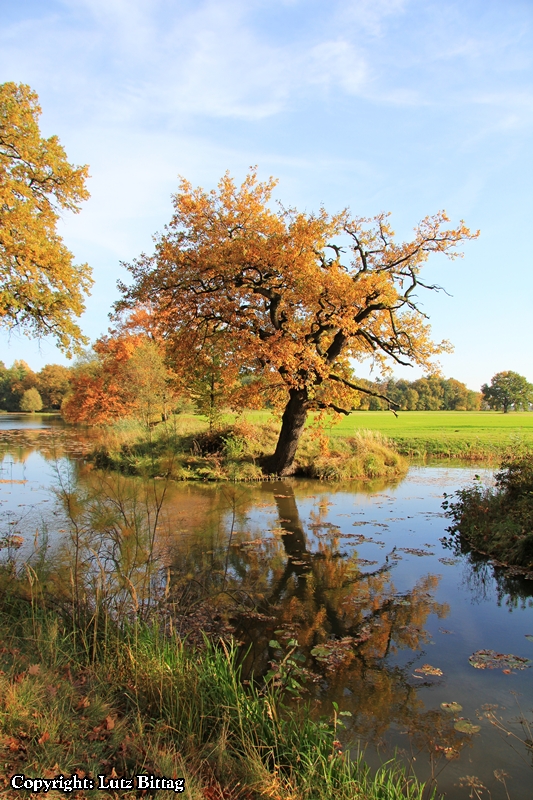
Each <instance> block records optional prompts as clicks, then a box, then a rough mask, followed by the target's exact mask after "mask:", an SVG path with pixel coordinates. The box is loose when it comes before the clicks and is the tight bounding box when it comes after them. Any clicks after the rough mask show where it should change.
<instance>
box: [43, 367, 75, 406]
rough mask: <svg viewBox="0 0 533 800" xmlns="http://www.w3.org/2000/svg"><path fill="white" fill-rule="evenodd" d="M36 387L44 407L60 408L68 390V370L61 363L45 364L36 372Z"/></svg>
mask: <svg viewBox="0 0 533 800" xmlns="http://www.w3.org/2000/svg"><path fill="white" fill-rule="evenodd" d="M37 389H38V391H39V394H40V395H41V397H42V400H43V403H44V407H45V408H54V409H59V408H61V403H62V402H63V398H64V397H65V395H67V394H68V392H69V390H70V370H69V368H68V367H64V366H62V365H61V364H47V365H46V366H45V367H43V368H42V370H41V371H40V372H39V373H38V374H37Z"/></svg>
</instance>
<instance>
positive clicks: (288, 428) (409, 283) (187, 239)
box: [118, 171, 477, 475]
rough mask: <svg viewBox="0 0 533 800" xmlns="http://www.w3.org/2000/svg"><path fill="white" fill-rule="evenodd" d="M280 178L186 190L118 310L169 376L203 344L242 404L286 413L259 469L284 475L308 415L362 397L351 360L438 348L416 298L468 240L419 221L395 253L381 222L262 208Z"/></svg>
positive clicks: (418, 354)
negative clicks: (146, 315) (151, 345)
mask: <svg viewBox="0 0 533 800" xmlns="http://www.w3.org/2000/svg"><path fill="white" fill-rule="evenodd" d="M275 185H276V181H275V180H273V179H270V180H269V181H267V182H266V183H260V182H258V180H257V176H256V173H255V171H251V172H250V174H249V175H248V176H247V178H246V179H245V181H244V182H243V184H242V185H241V186H240V187H237V186H236V185H235V183H234V181H233V180H232V179H231V177H230V176H229V175H228V174H226V175H225V176H224V177H223V178H222V180H221V181H220V183H219V185H218V188H217V189H216V190H213V191H211V192H206V191H204V190H203V189H201V188H193V187H192V186H191V184H190V183H188V182H187V181H186V180H182V181H181V183H180V189H179V192H178V193H177V194H176V195H175V196H174V198H173V200H174V216H173V217H172V219H171V221H170V224H169V225H168V226H167V228H166V229H165V231H164V233H163V234H160V235H159V236H158V237H157V238H156V247H155V253H154V254H153V255H142V256H141V257H140V258H139V259H137V260H136V261H134V262H133V263H132V264H130V265H127V266H128V269H129V270H130V272H131V274H132V276H133V283H132V284H131V285H130V286H126V285H124V284H121V285H120V288H121V291H122V294H123V300H122V301H121V302H120V303H119V304H118V309H119V310H123V309H128V308H135V307H136V306H138V305H139V304H144V305H145V306H146V307H147V308H149V309H150V311H151V313H152V315H153V321H154V325H155V326H156V327H157V328H158V331H159V335H160V336H161V337H163V338H164V339H165V340H166V342H167V345H168V352H169V353H170V354H171V356H172V358H173V360H174V362H175V366H176V368H179V369H180V370H181V371H184V372H185V374H187V373H190V374H193V372H194V369H195V366H196V365H197V363H198V357H199V354H200V353H201V352H202V350H203V349H204V348H206V347H207V346H209V347H213V343H214V342H216V343H217V347H218V349H219V350H220V343H221V342H222V344H223V348H222V349H223V352H224V359H225V364H226V368H227V369H228V371H229V372H231V373H233V372H234V370H235V369H236V368H237V369H238V370H240V371H241V373H242V374H245V375H246V381H245V382H244V385H243V390H242V391H241V395H240V398H239V399H240V402H241V403H244V402H247V403H250V402H252V400H253V396H254V395H255V396H256V397H260V398H261V400H262V401H263V402H264V400H265V399H266V398H269V399H270V400H271V401H272V402H274V403H276V404H277V405H278V406H281V407H282V408H283V409H284V410H283V416H282V426H281V432H280V436H279V440H278V443H277V447H276V451H275V453H274V455H273V456H272V458H271V459H270V461H269V463H268V465H267V469H268V471H270V472H274V473H277V474H280V475H284V474H288V473H289V472H290V470H291V466H292V462H293V459H294V455H295V452H296V448H297V445H298V440H299V437H300V434H301V432H302V430H303V426H304V424H305V420H306V417H307V414H308V412H309V411H311V410H316V409H332V410H334V411H337V412H341V413H349V411H350V409H351V408H352V407H353V403H354V395H355V393H356V392H357V391H359V390H362V391H369V390H368V389H365V388H364V387H359V386H358V385H357V384H355V383H354V382H353V380H352V379H351V374H352V372H351V365H350V359H357V360H360V359H362V358H364V357H368V356H372V357H373V358H374V360H375V361H376V362H377V364H378V366H379V365H381V366H384V365H385V364H386V362H387V361H388V360H390V359H392V360H393V361H395V362H397V363H400V364H411V363H415V364H419V365H422V366H424V367H429V366H430V364H431V359H432V357H433V356H434V355H435V354H436V353H438V352H441V351H442V350H443V349H444V348H445V347H446V344H445V343H441V344H440V345H439V344H435V343H433V342H432V341H431V338H430V333H429V328H428V326H427V324H426V322H425V319H424V315H423V313H422V312H421V311H420V309H419V308H418V306H417V290H418V289H420V288H425V289H437V288H439V287H437V286H432V285H428V284H427V283H425V282H423V281H422V280H421V279H420V269H421V267H422V265H423V263H424V262H425V261H426V260H427V258H428V256H429V255H430V254H431V253H435V252H436V253H445V254H447V255H450V256H452V257H453V256H454V255H457V252H456V250H455V248H456V246H457V245H458V244H459V243H460V242H461V241H463V240H465V239H469V238H472V237H473V236H475V235H477V234H472V233H470V231H469V230H468V228H466V227H465V225H464V224H463V223H461V224H460V225H459V227H457V228H455V229H447V228H445V227H444V226H445V223H446V222H447V221H448V220H447V217H446V215H445V213H444V212H441V213H439V214H437V215H435V216H432V217H426V218H425V219H424V220H422V222H420V223H419V225H418V226H417V227H416V229H415V232H414V237H413V239H412V240H411V241H409V242H404V243H396V242H395V241H394V233H393V231H392V230H391V227H390V225H389V222H388V216H387V215H386V214H381V215H379V216H377V217H375V218H374V219H361V218H354V217H352V216H351V215H350V214H349V212H348V211H342V212H341V213H339V214H336V215H330V214H328V213H327V212H326V211H325V210H324V209H323V208H322V209H320V211H319V212H318V213H317V214H309V213H301V212H298V211H297V210H295V209H292V208H288V209H287V208H284V207H282V206H279V207H278V208H277V209H275V208H273V207H272V206H271V204H270V200H271V194H272V191H273V189H274V186H275Z"/></svg>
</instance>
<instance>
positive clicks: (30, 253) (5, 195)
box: [0, 83, 92, 353]
mask: <svg viewBox="0 0 533 800" xmlns="http://www.w3.org/2000/svg"><path fill="white" fill-rule="evenodd" d="M40 113H41V109H40V107H39V103H38V97H37V95H36V94H35V92H33V91H32V90H31V89H30V87H29V86H25V85H24V84H20V85H17V84H15V83H4V84H0V283H1V289H0V324H2V325H4V326H5V327H7V328H8V329H9V328H13V327H20V328H21V329H22V330H23V331H25V332H27V333H30V334H33V335H36V336H44V335H46V334H52V335H53V336H54V337H55V338H56V340H57V342H58V344H59V346H60V347H61V348H62V349H63V350H65V351H66V352H67V353H70V352H71V351H72V349H73V348H76V347H77V346H78V347H79V345H80V343H81V342H83V341H85V340H84V337H83V336H82V334H81V331H80V328H79V327H78V325H77V324H76V323H75V322H74V319H73V318H74V317H77V316H79V315H80V314H81V313H82V311H83V310H84V302H83V301H84V294H86V293H88V291H89V288H90V287H91V285H92V279H91V273H90V269H89V267H88V266H87V264H82V265H81V266H76V265H75V264H73V263H72V260H73V255H72V253H71V252H70V251H69V250H68V249H67V248H66V247H65V245H64V244H63V241H62V239H61V237H60V236H59V235H58V234H57V231H56V224H57V221H58V219H59V212H60V211H62V210H70V211H74V212H77V211H78V210H79V203H80V202H81V201H82V200H85V199H86V198H87V197H88V196H89V194H88V192H87V190H86V188H85V180H86V178H87V175H88V167H86V166H84V167H74V166H72V165H71V164H69V163H68V161H67V157H66V153H65V151H64V149H63V147H62V146H61V144H60V143H59V140H58V138H57V137H56V136H51V137H50V138H48V139H44V138H42V137H41V134H40V130H39V116H40Z"/></svg>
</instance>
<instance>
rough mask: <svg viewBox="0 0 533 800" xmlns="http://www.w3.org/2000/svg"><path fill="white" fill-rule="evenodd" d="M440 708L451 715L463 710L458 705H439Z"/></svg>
mask: <svg viewBox="0 0 533 800" xmlns="http://www.w3.org/2000/svg"><path fill="white" fill-rule="evenodd" d="M440 707H441V708H442V709H443V710H444V711H449V712H450V713H451V714H458V713H459V711H462V710H463V707H462V705H461V704H460V703H441V704H440Z"/></svg>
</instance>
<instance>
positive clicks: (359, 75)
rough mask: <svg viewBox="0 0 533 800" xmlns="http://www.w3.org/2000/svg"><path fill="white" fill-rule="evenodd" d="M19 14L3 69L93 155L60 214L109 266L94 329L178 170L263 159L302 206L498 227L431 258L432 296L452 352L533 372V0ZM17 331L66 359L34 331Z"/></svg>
mask: <svg viewBox="0 0 533 800" xmlns="http://www.w3.org/2000/svg"><path fill="white" fill-rule="evenodd" d="M0 20H1V22H0V82H4V81H15V82H17V83H28V84H29V85H30V86H31V87H32V88H33V89H35V90H36V91H37V93H38V95H39V98H40V102H41V106H42V109H43V115H42V117H41V129H42V132H43V134H44V135H46V136H48V135H51V134H57V135H58V136H59V138H60V140H61V142H62V144H63V145H64V147H65V149H66V151H67V154H68V156H69V159H70V160H71V161H72V162H74V163H78V164H85V163H87V164H89V165H90V173H91V176H92V177H91V180H90V182H89V189H90V191H91V199H90V200H89V201H88V202H87V203H85V204H84V205H83V209H82V211H81V213H80V214H78V215H77V216H74V215H67V216H65V218H64V219H63V220H62V222H61V233H62V235H63V237H64V239H65V242H66V243H67V245H68V246H69V247H70V249H71V250H72V251H73V252H74V254H75V258H76V261H77V262H85V261H87V262H89V264H91V266H92V268H93V274H94V278H95V281H96V282H95V286H94V290H93V293H92V296H91V297H90V298H89V299H88V301H87V312H86V314H85V315H84V317H83V319H82V327H83V330H84V332H85V333H86V334H87V335H88V336H89V337H91V339H94V338H96V337H97V336H98V335H100V334H102V333H104V332H105V331H106V329H107V326H108V319H107V314H108V312H109V310H110V307H111V304H112V302H113V300H114V299H116V297H117V291H116V281H117V279H120V278H122V279H124V278H125V276H126V273H125V271H124V269H123V268H122V267H121V266H120V262H121V261H126V262H128V261H130V260H132V259H133V258H135V257H136V256H137V255H139V254H140V252H141V251H143V250H144V251H147V252H148V251H150V250H151V248H152V235H153V234H154V233H155V232H156V231H158V230H161V229H162V228H163V226H164V225H165V223H167V222H168V221H169V219H170V215H171V201H170V195H171V193H172V192H173V191H175V190H176V188H177V177H178V175H180V174H181V175H183V176H185V177H186V178H187V179H188V180H190V181H191V182H192V183H193V184H200V185H202V186H204V187H206V188H211V187H213V186H214V185H215V184H216V183H217V182H218V180H219V178H220V177H221V175H222V174H223V173H224V172H225V171H226V170H230V172H231V173H232V174H233V175H234V176H235V177H236V178H237V179H238V180H239V179H241V178H243V177H244V175H245V173H246V171H247V169H248V167H249V166H250V165H253V164H257V165H258V168H259V176H260V177H261V178H267V177H268V176H269V175H274V176H276V177H277V178H279V185H278V190H277V195H276V196H277V197H278V198H279V199H281V200H282V201H283V203H284V204H285V205H294V206H296V207H298V208H301V209H307V210H308V211H312V210H317V209H318V207H319V206H320V204H321V203H323V204H324V205H325V207H326V208H327V209H328V210H329V211H336V210H339V209H341V208H344V207H345V206H349V207H350V208H351V210H352V212H353V213H354V215H357V216H371V215H373V214H376V213H378V212H380V211H390V212H392V223H393V227H394V229H395V230H396V232H397V234H398V236H400V237H402V238H403V237H408V236H409V235H410V232H411V230H412V228H413V227H414V225H415V224H416V223H417V222H418V221H419V220H420V219H421V218H422V217H424V216H426V214H429V213H434V212H436V211H437V210H439V209H441V208H444V209H446V210H447V212H448V214H449V216H450V217H451V219H452V222H458V221H459V219H464V220H465V221H466V223H467V224H468V225H469V226H470V227H471V228H472V229H477V228H479V229H481V236H480V238H479V239H478V240H477V241H475V242H471V243H468V245H467V246H465V248H464V252H465V257H464V259H462V260H457V261H453V262H450V261H448V260H446V259H445V258H440V259H439V258H435V260H433V261H431V262H429V263H428V267H427V276H428V279H429V280H431V281H434V282H437V283H439V284H441V285H443V286H444V287H445V288H446V290H447V291H448V292H449V294H450V295H451V296H447V295H445V294H443V293H440V294H438V295H437V294H434V293H426V296H425V297H424V298H423V301H424V309H425V311H426V312H427V313H428V315H429V317H430V319H431V323H432V327H433V332H434V337H435V338H436V339H439V340H440V339H442V338H446V339H449V340H450V341H451V342H452V343H453V345H454V346H455V352H454V353H453V354H451V355H446V356H443V357H442V358H441V363H442V369H443V372H444V374H445V375H447V376H453V377H456V378H458V379H459V380H463V381H465V382H466V383H467V384H468V386H470V387H471V388H474V389H478V388H479V386H480V385H481V383H483V382H486V381H489V380H490V378H491V376H492V375H493V374H494V373H495V372H498V371H501V370H505V369H512V370H516V371H517V372H520V373H522V374H524V375H526V377H528V379H529V380H531V381H533V358H532V355H531V352H532V342H533V313H532V307H533V255H532V248H531V245H530V231H531V229H532V227H533V222H532V221H533V202H532V185H533V180H532V179H533V168H532V149H533V148H532V129H533V80H532V77H533V69H532V67H533V3H532V2H531V0H505V2H503V0H471V1H469V0H458V2H453V1H452V0H436V1H435V2H433V1H432V0H342V1H340V0H339V1H337V0H329V1H328V2H326V0H268V1H267V0H261V1H259V0H218V1H217V2H210V1H204V0H196V2H192V0H35V1H32V0H18V2H16V3H15V2H13V0H0ZM0 348H1V352H0V359H2V360H3V361H4V362H5V363H6V364H11V362H12V361H13V360H14V359H15V358H24V359H25V360H26V361H27V362H28V363H29V364H30V366H32V367H33V368H34V369H39V368H40V367H41V366H43V365H44V364H45V363H53V362H55V363H57V362H60V363H63V362H64V361H65V359H64V358H63V357H62V355H61V354H60V353H59V352H58V351H57V350H56V348H55V347H54V346H53V343H51V342H47V341H41V342H36V341H30V340H27V339H25V338H24V337H20V336H17V335H15V334H12V335H11V336H10V337H7V336H6V335H5V334H4V335H2V336H1V337H0ZM357 371H358V373H359V374H360V375H366V374H367V368H366V366H362V367H361V368H358V369H357ZM395 373H396V374H397V375H398V376H400V375H402V376H404V377H408V378H415V377H418V375H419V373H418V372H417V371H416V370H414V369H411V370H402V371H399V370H396V371H395Z"/></svg>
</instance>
